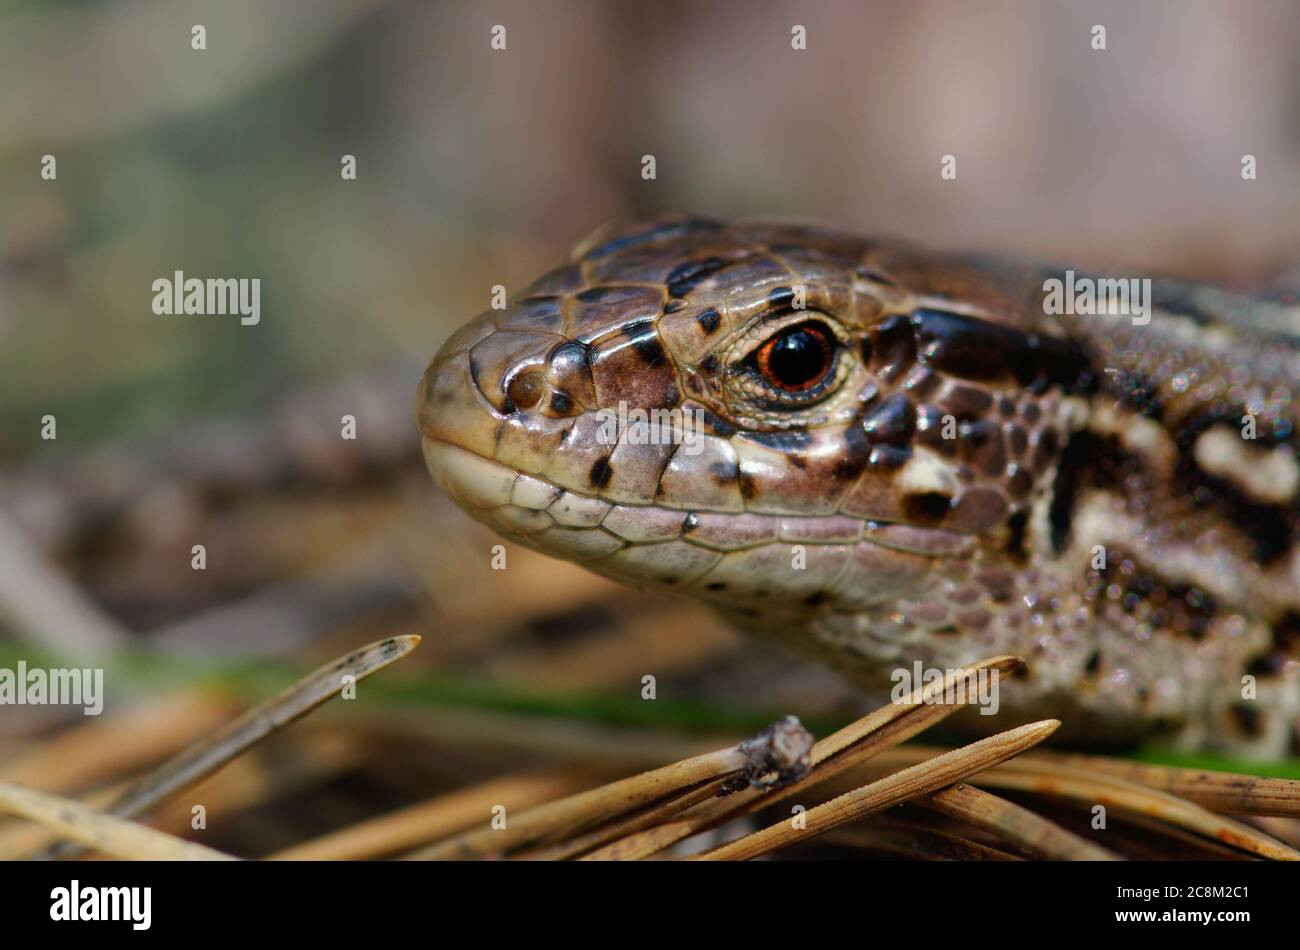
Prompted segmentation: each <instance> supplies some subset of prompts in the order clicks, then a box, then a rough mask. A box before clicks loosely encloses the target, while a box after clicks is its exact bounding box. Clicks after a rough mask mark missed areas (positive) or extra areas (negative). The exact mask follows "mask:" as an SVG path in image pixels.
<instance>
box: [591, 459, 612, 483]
mask: <svg viewBox="0 0 1300 950" xmlns="http://www.w3.org/2000/svg"><path fill="white" fill-rule="evenodd" d="M613 475H614V469H613V467H612V466H611V465H610V464H609V459H596V461H595V462H594V463H593V464H592V466H591V474H590V475H588V477H587V478H588V481H590V482H591V484H592V487H593V488H604V487H605V486H606V485H608V484H609V480H610V478H611V477H613Z"/></svg>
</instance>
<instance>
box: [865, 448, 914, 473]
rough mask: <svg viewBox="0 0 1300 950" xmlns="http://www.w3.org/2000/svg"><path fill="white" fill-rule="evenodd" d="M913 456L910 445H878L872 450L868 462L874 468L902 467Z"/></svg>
mask: <svg viewBox="0 0 1300 950" xmlns="http://www.w3.org/2000/svg"><path fill="white" fill-rule="evenodd" d="M911 457H912V449H911V448H910V447H909V446H898V445H877V446H876V447H875V448H873V449H872V450H871V455H870V456H868V458H867V464H868V465H871V466H872V467H874V468H902V467H903V466H904V465H906V464H907V460H908V459H910V458H911Z"/></svg>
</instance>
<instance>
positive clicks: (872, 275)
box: [854, 264, 894, 287]
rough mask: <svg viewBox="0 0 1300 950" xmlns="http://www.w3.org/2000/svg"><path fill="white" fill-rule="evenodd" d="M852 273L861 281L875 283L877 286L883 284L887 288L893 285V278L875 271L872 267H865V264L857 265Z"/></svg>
mask: <svg viewBox="0 0 1300 950" xmlns="http://www.w3.org/2000/svg"><path fill="white" fill-rule="evenodd" d="M854 273H855V274H857V275H858V276H859V277H861V278H862V279H863V280H870V281H875V282H876V283H877V284H884V285H886V286H889V287H892V286H893V285H894V278H892V277H890V276H889V275H888V274H885V273H882V272H881V271H878V270H876V269H875V268H874V267H867V266H866V265H865V264H859V265H858V267H857V269H856V270H854Z"/></svg>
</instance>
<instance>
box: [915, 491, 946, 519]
mask: <svg viewBox="0 0 1300 950" xmlns="http://www.w3.org/2000/svg"><path fill="white" fill-rule="evenodd" d="M951 507H952V499H951V498H949V497H948V496H947V495H945V494H944V493H943V492H937V491H927V492H915V493H914V494H911V495H905V496H904V497H903V511H904V512H906V514H907V516H908V517H909V518H911V519H912V520H913V521H938V520H940V519H941V518H942V517H943V516H944V515H946V514H947V513H948V511H949V509H950V508H951Z"/></svg>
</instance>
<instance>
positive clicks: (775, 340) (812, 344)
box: [751, 320, 836, 393]
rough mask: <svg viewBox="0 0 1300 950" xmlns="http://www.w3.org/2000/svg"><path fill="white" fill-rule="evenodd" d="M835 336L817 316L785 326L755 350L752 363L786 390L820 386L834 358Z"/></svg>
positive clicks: (798, 390)
mask: <svg viewBox="0 0 1300 950" xmlns="http://www.w3.org/2000/svg"><path fill="white" fill-rule="evenodd" d="M835 342H836V340H835V336H834V334H832V333H831V332H830V330H829V329H827V328H826V327H825V326H824V325H823V324H821V323H818V322H817V321H815V320H810V321H808V322H806V323H800V324H797V325H795V326H792V327H786V328H785V329H783V330H781V332H779V333H777V334H776V335H775V336H773V337H772V338H771V339H770V340H768V341H767V342H766V343H764V344H763V345H762V346H760V347H759V348H758V349H757V350H755V351H754V355H753V357H751V359H752V360H753V366H754V368H755V369H756V370H757V371H758V375H759V376H761V377H762V378H763V380H764V382H766V383H768V384H769V385H770V386H773V387H775V388H777V389H779V390H782V391H783V392H787V393H803V392H807V391H808V390H810V389H813V388H814V387H815V386H817V385H818V384H819V383H820V382H821V381H822V380H823V379H825V378H826V375H827V373H829V372H830V369H831V366H832V364H833V363H834V360H835Z"/></svg>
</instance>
